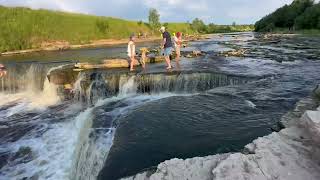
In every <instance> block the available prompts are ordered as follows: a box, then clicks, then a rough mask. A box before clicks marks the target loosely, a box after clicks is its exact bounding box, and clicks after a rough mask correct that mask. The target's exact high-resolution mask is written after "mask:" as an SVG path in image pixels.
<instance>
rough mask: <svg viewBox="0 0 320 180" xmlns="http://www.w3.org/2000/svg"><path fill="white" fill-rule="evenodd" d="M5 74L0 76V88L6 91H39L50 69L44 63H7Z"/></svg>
mask: <svg viewBox="0 0 320 180" xmlns="http://www.w3.org/2000/svg"><path fill="white" fill-rule="evenodd" d="M6 69H7V75H6V76H4V77H1V78H0V81H1V83H0V86H1V87H0V90H1V91H2V92H6V93H12V94H13V93H17V92H23V91H33V92H35V91H41V90H42V89H43V82H44V81H45V79H46V74H47V72H48V70H49V69H50V67H49V66H45V65H44V64H39V63H36V64H35V63H33V64H8V65H6Z"/></svg>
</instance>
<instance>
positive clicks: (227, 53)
mask: <svg viewBox="0 0 320 180" xmlns="http://www.w3.org/2000/svg"><path fill="white" fill-rule="evenodd" d="M246 52H247V50H246V49H238V50H232V51H225V52H220V53H219V55H220V56H225V57H229V56H234V57H244V56H245V53H246Z"/></svg>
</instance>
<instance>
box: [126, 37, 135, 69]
mask: <svg viewBox="0 0 320 180" xmlns="http://www.w3.org/2000/svg"><path fill="white" fill-rule="evenodd" d="M134 41H135V35H131V36H130V40H129V43H128V51H127V52H128V57H129V59H130V71H134V69H133V66H134V64H135V63H136V59H135V56H136V45H135V42H134Z"/></svg>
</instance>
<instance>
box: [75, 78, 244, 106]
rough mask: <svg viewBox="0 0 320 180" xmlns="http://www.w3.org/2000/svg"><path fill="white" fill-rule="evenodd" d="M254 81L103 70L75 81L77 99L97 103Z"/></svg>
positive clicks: (194, 90) (201, 89)
mask: <svg viewBox="0 0 320 180" xmlns="http://www.w3.org/2000/svg"><path fill="white" fill-rule="evenodd" d="M248 81H250V78H247V77H238V76H232V75H226V74H219V73H197V72H195V73H181V74H143V75H139V76H132V75H128V74H120V73H119V74H118V73H114V74H107V73H103V72H93V73H92V72H83V73H80V74H79V76H78V80H77V81H76V82H75V83H74V92H75V99H76V100H78V101H82V102H88V103H89V104H94V103H95V102H96V101H97V100H98V99H103V98H106V97H112V96H122V97H125V96H129V95H132V94H137V93H138V94H144V93H148V94H158V93H162V92H167V93H196V92H201V91H206V90H210V89H213V88H216V87H221V86H229V85H238V84H243V83H246V82H248Z"/></svg>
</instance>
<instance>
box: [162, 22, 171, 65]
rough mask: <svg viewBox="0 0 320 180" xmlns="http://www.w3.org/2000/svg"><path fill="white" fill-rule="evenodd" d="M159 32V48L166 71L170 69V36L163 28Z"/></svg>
mask: <svg viewBox="0 0 320 180" xmlns="http://www.w3.org/2000/svg"><path fill="white" fill-rule="evenodd" d="M160 31H161V32H162V38H163V41H162V44H161V47H162V48H163V53H164V58H165V60H166V63H167V70H169V69H172V66H171V62H170V55H171V52H172V46H173V44H172V40H171V35H170V33H169V32H168V31H166V28H165V27H164V26H162V27H161V29H160Z"/></svg>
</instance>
